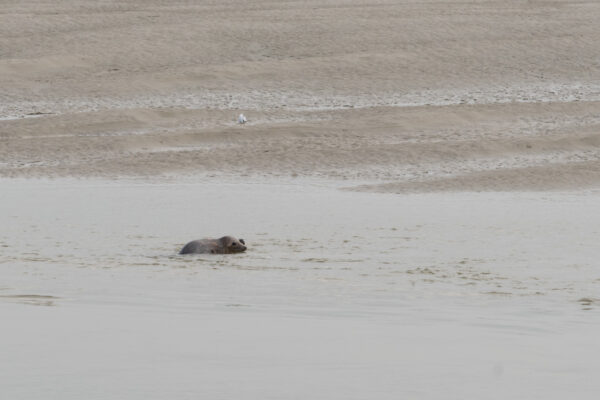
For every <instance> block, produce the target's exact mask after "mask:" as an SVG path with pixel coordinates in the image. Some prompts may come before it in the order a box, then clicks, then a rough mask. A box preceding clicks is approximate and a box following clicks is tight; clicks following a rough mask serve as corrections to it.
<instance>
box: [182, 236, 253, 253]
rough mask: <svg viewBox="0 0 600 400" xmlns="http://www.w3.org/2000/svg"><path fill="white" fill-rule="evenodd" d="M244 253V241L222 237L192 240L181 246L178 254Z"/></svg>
mask: <svg viewBox="0 0 600 400" xmlns="http://www.w3.org/2000/svg"><path fill="white" fill-rule="evenodd" d="M244 251H246V242H244V239H240V240H238V239H236V238H234V237H233V236H223V237H222V238H219V239H199V240H193V241H191V242H189V243H188V244H186V245H185V246H183V248H182V249H181V251H180V252H179V254H232V253H242V252H244Z"/></svg>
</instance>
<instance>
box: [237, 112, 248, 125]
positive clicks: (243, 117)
mask: <svg viewBox="0 0 600 400" xmlns="http://www.w3.org/2000/svg"><path fill="white" fill-rule="evenodd" d="M246 122H248V120H247V119H246V116H245V115H244V114H240V116H239V117H238V124H245V123H246Z"/></svg>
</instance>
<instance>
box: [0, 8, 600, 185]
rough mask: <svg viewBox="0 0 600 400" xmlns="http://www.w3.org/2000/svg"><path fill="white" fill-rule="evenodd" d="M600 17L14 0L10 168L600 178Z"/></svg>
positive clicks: (571, 12) (5, 136)
mask: <svg viewBox="0 0 600 400" xmlns="http://www.w3.org/2000/svg"><path fill="white" fill-rule="evenodd" d="M599 16H600V4H597V3H595V2H581V1H568V0H564V1H552V2H545V1H529V2H523V1H505V0H502V1H475V2H458V1H441V2H412V1H404V2H384V1H373V2H362V1H361V2H358V1H338V0H332V1H327V2H302V3H298V2H276V3H273V2H260V1H253V2H241V1H229V2H214V3H213V2H202V3H189V2H177V1H176V2H160V1H143V2H139V1H131V2H127V3H126V4H109V3H100V4H98V3H96V2H89V1H82V0H70V1H62V2H53V3H52V4H49V3H44V2H28V3H27V4H26V5H23V4H21V3H20V2H5V5H4V6H3V11H2V13H1V14H0V29H1V33H2V34H1V35H0V48H1V49H2V53H1V54H0V86H1V87H2V92H1V93H0V176H8V177H15V176H17V177H50V176H80V177H90V176H93V177H111V178H112V177H119V176H142V177H147V176H152V177H155V176H157V175H166V176H173V175H174V176H176V177H181V176H185V175H188V176H199V175H201V176H219V177H221V178H223V177H227V176H228V175H233V176H239V175H243V176H249V177H253V178H260V179H262V178H264V177H267V178H271V177H275V178H279V177H284V178H289V177H295V176H302V177H310V178H319V179H321V178H328V179H331V180H334V181H337V180H340V179H342V180H347V181H349V183H348V186H358V185H361V184H367V185H366V186H364V185H363V186H361V190H375V191H392V192H414V191H417V192H419V191H435V190H438V189H439V190H444V191H445V190H492V191H493V190H512V189H515V190H524V189H527V190H538V189H544V190H547V189H565V188H578V187H596V186H597V185H598V182H599V177H600V173H599V171H600V163H599V156H600V152H599V149H598V143H599V142H598V138H597V133H598V128H599V121H600V114H599V111H598V110H599V109H600V107H599V104H598V102H600V61H599V60H598V56H597V55H598V54H600V44H599V43H600V29H598V26H597V23H596V22H597V20H598V17H599ZM241 112H243V113H245V114H246V115H247V116H248V118H249V123H248V124H246V125H245V126H243V127H240V126H237V125H236V123H235V121H236V117H237V115H238V114H239V113H241Z"/></svg>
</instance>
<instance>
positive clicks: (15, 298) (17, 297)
mask: <svg viewBox="0 0 600 400" xmlns="http://www.w3.org/2000/svg"><path fill="white" fill-rule="evenodd" d="M0 299H2V300H4V301H8V302H12V303H19V304H27V305H31V306H46V307H52V306H56V300H58V299H60V297H55V296H47V295H40V294H12V295H0Z"/></svg>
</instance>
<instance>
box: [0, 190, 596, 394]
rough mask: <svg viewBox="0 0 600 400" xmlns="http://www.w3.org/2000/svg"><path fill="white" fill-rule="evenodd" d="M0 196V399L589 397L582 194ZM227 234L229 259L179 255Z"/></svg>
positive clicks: (588, 217)
mask: <svg viewBox="0 0 600 400" xmlns="http://www.w3.org/2000/svg"><path fill="white" fill-rule="evenodd" d="M0 184H1V187H2V191H1V192H0V207H2V209H1V212H0V277H1V280H0V313H2V315H3V317H4V318H3V320H4V321H7V323H6V324H4V326H3V328H2V334H1V337H2V341H1V343H2V344H1V345H0V350H1V351H2V354H3V358H4V362H3V363H1V364H0V386H1V387H2V392H3V393H4V395H5V396H7V398H28V399H29V398H42V397H43V398H49V397H50V398H52V397H60V398H61V399H71V398H72V399H81V398H86V399H101V398H102V399H103V398H123V399H137V398H140V399H142V398H143V399H148V398H156V399H164V398H190V399H191V398H194V399H196V398H216V399H221V398H222V399H230V398H256V399H271V398H273V399H284V398H311V399H314V398H319V399H320V398H322V399H331V398H340V399H342V398H343V399H349V398H350V399H364V398H389V399H392V398H394V399H396V398H399V397H405V398H406V397H408V398H423V399H427V398H431V399H438V398H451V399H454V398H456V399H459V398H475V397H477V398H498V399H500V398H503V399H504V398H544V399H548V398H564V397H565V396H567V395H568V396H569V397H576V398H578V399H582V398H590V399H591V398H595V394H596V393H597V391H598V389H600V384H598V383H597V380H596V379H595V377H596V375H597V371H598V370H599V369H598V368H600V361H598V359H597V357H595V350H596V349H597V343H596V342H597V336H598V334H599V333H600V318H599V313H598V311H599V310H598V305H599V304H600V293H599V287H600V272H598V270H597V268H596V267H597V258H598V257H597V255H598V245H597V243H598V240H597V238H598V234H599V230H600V228H599V227H600V213H599V212H598V211H599V209H598V208H599V206H598V204H600V202H599V200H600V192H594V191H589V192H579V193H479V194H473V193H463V194H443V195H442V194H424V195H403V196H399V195H389V194H372V193H355V192H345V191H339V190H336V189H332V188H330V187H327V186H321V185H317V184H308V183H306V182H304V183H301V184H297V185H291V184H290V185H282V184H266V183H260V184H259V183H257V184H252V183H243V184H238V183H229V184H214V183H204V182H197V183H187V184H182V183H160V182H156V183H149V182H135V181H132V182H126V181H121V182H108V181H84V180H66V179H65V180H52V181H36V180H3V181H1V182H0ZM225 234H231V235H236V236H238V237H241V238H244V239H245V240H246V243H247V244H248V247H249V250H248V252H246V253H245V254H240V255H227V256H223V255H217V256H180V255H177V251H178V250H179V248H180V247H181V246H182V245H183V244H185V242H187V241H189V240H192V239H197V238H201V237H206V236H221V235H225Z"/></svg>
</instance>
